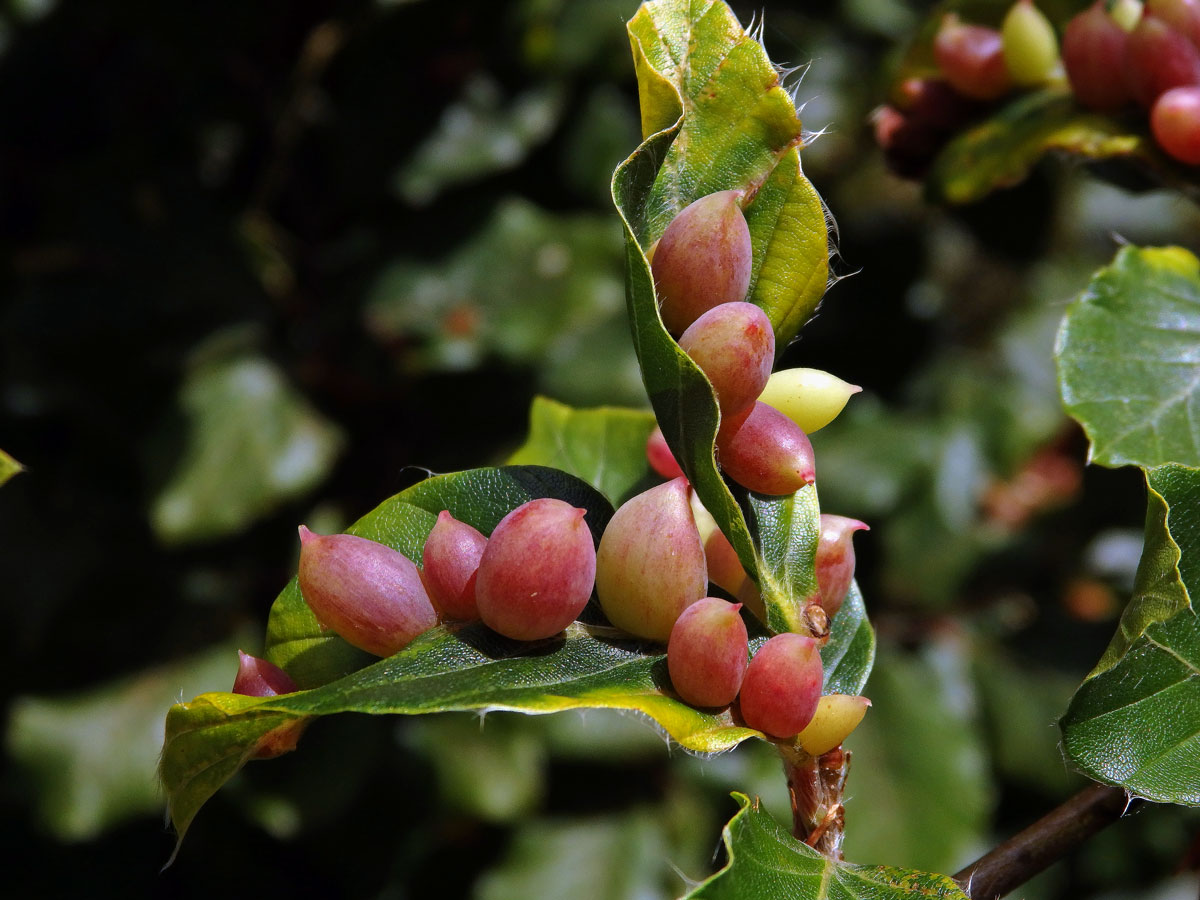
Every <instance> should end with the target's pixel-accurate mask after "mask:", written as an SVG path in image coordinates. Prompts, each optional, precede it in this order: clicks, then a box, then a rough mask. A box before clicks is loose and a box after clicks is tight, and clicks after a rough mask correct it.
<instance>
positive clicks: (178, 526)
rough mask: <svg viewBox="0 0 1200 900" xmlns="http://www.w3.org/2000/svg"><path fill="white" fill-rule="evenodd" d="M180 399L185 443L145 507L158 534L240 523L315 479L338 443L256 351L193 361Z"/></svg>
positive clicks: (202, 534) (185, 534) (203, 533)
mask: <svg viewBox="0 0 1200 900" xmlns="http://www.w3.org/2000/svg"><path fill="white" fill-rule="evenodd" d="M179 402H180V405H181V406H182V408H183V412H184V414H185V416H186V417H187V421H188V437H187V449H186V451H185V453H184V456H183V459H181V460H180V462H179V464H178V466H177V467H176V469H175V471H174V474H173V475H172V476H171V478H170V480H169V481H168V483H167V484H166V485H165V486H164V487H163V489H162V491H161V492H160V493H159V494H158V496H157V497H156V498H155V500H154V503H153V506H152V509H151V522H152V523H153V525H154V530H155V532H156V533H157V534H158V536H159V537H160V538H162V539H163V540H165V541H170V542H182V541H194V540H203V539H208V538H216V537H222V536H224V535H228V534H233V533H235V532H237V531H239V530H240V529H242V528H244V527H246V526H247V525H248V524H250V523H251V522H252V521H254V520H255V519H256V518H258V517H259V516H261V515H264V514H266V513H268V512H270V511H271V510H273V509H274V508H275V507H276V506H278V505H279V504H280V503H282V502H284V501H286V500H288V499H290V498H293V497H297V496H299V495H301V494H304V493H305V492H306V491H309V490H311V489H312V488H313V487H315V486H316V485H317V484H319V483H320V482H321V480H322V479H324V478H325V476H326V475H327V474H328V472H329V470H330V468H331V467H332V465H333V461H334V459H335V457H336V456H337V453H338V450H339V449H340V447H341V443H342V437H341V434H340V432H339V431H338V429H337V428H336V427H334V426H333V425H332V424H331V423H330V422H329V421H327V420H326V419H325V418H324V417H323V416H321V415H320V413H318V412H317V411H316V410H315V409H314V408H313V407H312V406H311V405H310V404H309V403H308V401H307V400H305V398H304V397H303V395H301V394H300V393H299V392H298V391H297V390H296V389H295V388H293V387H292V386H291V385H290V384H288V382H287V380H286V378H285V377H284V375H283V373H282V372H281V371H280V370H279V368H278V367H277V366H275V365H274V363H272V362H270V361H269V360H268V359H266V358H264V357H262V356H258V355H256V354H248V353H234V354H223V355H220V356H219V357H218V358H215V359H206V360H204V361H202V362H200V363H198V364H197V365H196V366H195V367H194V368H193V369H192V371H191V372H189V373H188V376H187V378H186V380H185V381H184V384H183V387H182V388H181V390H180V394H179Z"/></svg>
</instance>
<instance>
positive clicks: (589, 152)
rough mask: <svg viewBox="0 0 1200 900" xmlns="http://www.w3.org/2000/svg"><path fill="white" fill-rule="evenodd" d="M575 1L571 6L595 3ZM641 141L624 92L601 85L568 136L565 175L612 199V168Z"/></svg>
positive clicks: (585, 190)
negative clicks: (610, 189) (609, 192)
mask: <svg viewBox="0 0 1200 900" xmlns="http://www.w3.org/2000/svg"><path fill="white" fill-rule="evenodd" d="M592 5H594V4H588V3H583V4H581V3H573V4H571V6H572V8H582V7H586V6H592ZM637 142H638V121H637V114H636V113H635V111H634V110H633V109H631V108H630V106H629V101H628V99H627V98H626V97H625V95H623V94H621V93H620V92H619V91H617V90H616V89H615V88H614V87H613V86H612V85H600V86H598V87H597V88H596V89H595V90H594V91H592V93H591V94H590V95H589V96H588V99H587V101H586V102H585V104H584V107H583V109H582V111H581V112H580V114H579V117H578V120H577V122H576V125H575V128H574V129H573V130H572V131H571V133H570V134H569V135H568V136H567V148H566V153H565V155H564V158H563V162H562V168H563V177H564V179H565V180H566V181H567V183H568V184H569V185H570V186H571V187H572V188H573V189H574V190H575V191H577V192H578V193H580V194H582V195H584V196H586V197H594V198H595V199H596V202H597V204H599V205H604V204H607V203H608V201H609V194H608V187H609V185H608V182H609V178H610V177H611V176H612V170H613V169H615V168H616V167H617V164H618V163H619V162H620V161H621V160H622V159H624V158H625V157H626V156H627V155H628V154H629V148H630V147H632V146H634V145H636V144H637Z"/></svg>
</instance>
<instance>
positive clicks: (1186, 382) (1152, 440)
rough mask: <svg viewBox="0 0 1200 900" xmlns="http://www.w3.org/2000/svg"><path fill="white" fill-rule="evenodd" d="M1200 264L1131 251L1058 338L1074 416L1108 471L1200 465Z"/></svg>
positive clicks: (1062, 378)
mask: <svg viewBox="0 0 1200 900" xmlns="http://www.w3.org/2000/svg"><path fill="white" fill-rule="evenodd" d="M1198 335H1200V260H1197V259H1196V257H1195V256H1194V255H1193V254H1192V253H1190V252H1189V251H1187V250H1184V249H1183V248H1181V247H1155V248H1142V247H1124V248H1122V249H1121V250H1120V251H1119V252H1118V253H1117V256H1116V259H1115V260H1114V261H1113V263H1112V265H1110V266H1108V267H1107V268H1104V269H1101V270H1100V271H1099V272H1097V273H1096V275H1095V276H1094V277H1093V278H1092V281H1091V284H1089V285H1088V287H1087V290H1085V291H1084V292H1083V294H1082V295H1081V296H1080V297H1079V299H1078V300H1076V301H1075V302H1074V303H1072V304H1071V306H1070V307H1069V308H1068V310H1067V314H1066V317H1065V318H1064V319H1063V324H1062V328H1061V330H1060V331H1059V334H1058V343H1057V346H1056V347H1055V354H1056V357H1057V360H1058V380H1059V389H1060V390H1061V392H1062V398H1063V403H1064V404H1065V405H1066V407H1067V411H1068V412H1069V413H1070V414H1071V415H1072V416H1074V417H1075V418H1076V419H1078V420H1079V422H1080V424H1081V425H1083V428H1084V430H1085V431H1086V432H1087V435H1088V437H1089V438H1090V439H1091V441H1092V448H1091V455H1092V459H1093V460H1094V461H1095V462H1098V463H1100V464H1101V465H1106V466H1121V465H1127V464H1132V465H1139V466H1143V467H1146V468H1151V467H1154V466H1158V465H1162V464H1164V463H1171V462H1176V463H1183V464H1185V465H1191V466H1196V465H1200V416H1197V414H1196V411H1197V408H1198V407H1200V337H1198Z"/></svg>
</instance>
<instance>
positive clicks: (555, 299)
mask: <svg viewBox="0 0 1200 900" xmlns="http://www.w3.org/2000/svg"><path fill="white" fill-rule="evenodd" d="M620 248H621V244H620V234H619V232H618V231H617V230H616V229H615V228H614V227H613V225H612V223H611V221H609V220H607V219H605V218H604V217H601V216H593V215H573V216H560V215H552V214H549V213H545V212H543V211H541V210H539V209H537V208H536V207H534V206H531V205H530V204H529V203H527V202H525V201H523V200H516V199H513V200H508V201H506V202H504V203H503V204H501V206H500V207H499V208H498V209H497V210H496V212H495V214H494V215H493V216H492V218H491V219H490V220H489V221H488V222H487V224H486V225H485V226H484V228H483V230H482V231H481V232H480V233H479V235H478V236H477V237H475V238H474V239H472V240H471V241H470V242H469V243H467V244H466V245H464V246H463V247H462V248H461V249H459V250H458V251H457V252H456V253H455V254H454V255H453V256H452V257H450V258H449V259H448V260H446V261H445V263H444V264H438V265H427V264H424V263H417V262H412V261H404V260H401V261H397V262H395V263H393V264H392V265H391V266H390V267H389V268H387V269H385V270H384V273H383V275H382V276H381V277H380V278H379V280H378V281H377V282H376V283H375V285H374V287H373V289H372V291H371V296H370V298H369V300H368V303H367V308H366V313H365V315H366V320H367V327H368V329H369V330H370V331H371V333H372V334H373V335H374V336H375V337H376V338H378V339H379V340H381V341H384V342H387V343H393V342H397V341H411V340H413V339H416V340H417V341H419V342H420V343H419V345H418V346H416V347H410V346H407V345H404V346H403V347H402V350H401V352H402V354H403V355H402V356H401V357H400V360H401V363H402V364H403V365H404V366H405V367H406V368H414V367H415V368H417V369H430V370H435V371H458V370H465V369H470V368H473V367H475V366H478V365H480V364H482V363H483V362H484V361H485V360H486V359H487V358H488V357H489V356H497V357H500V358H501V359H504V360H507V361H510V362H514V363H519V364H522V365H527V366H532V367H536V368H537V369H538V370H539V372H540V373H541V381H542V384H543V387H544V388H545V389H547V390H548V389H549V388H550V386H551V385H553V386H554V388H555V393H556V395H557V396H558V397H559V398H560V399H566V400H569V401H571V402H576V403H605V402H610V403H611V402H618V403H628V404H631V405H636V404H638V403H644V402H645V399H644V398H645V394H644V393H643V390H642V387H641V384H640V379H639V377H638V373H637V362H636V360H635V359H634V357H633V353H632V352H631V349H630V347H629V337H628V333H627V332H626V330H625V326H624V315H623V313H622V303H621V300H622V291H621V280H620V278H621V276H620V271H621V270H620V266H621V249H620ZM599 373H603V377H599V378H590V377H588V375H589V374H591V375H596V374H599Z"/></svg>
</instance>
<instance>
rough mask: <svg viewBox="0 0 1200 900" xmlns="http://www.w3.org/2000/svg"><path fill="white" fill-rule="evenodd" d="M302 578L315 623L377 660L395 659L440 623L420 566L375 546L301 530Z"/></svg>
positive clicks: (347, 536) (345, 536) (362, 540)
mask: <svg viewBox="0 0 1200 900" xmlns="http://www.w3.org/2000/svg"><path fill="white" fill-rule="evenodd" d="M299 578H300V592H301V594H302V595H303V596H304V602H305V603H307V604H308V606H309V609H311V610H312V611H313V615H314V616H316V617H317V621H318V622H320V623H321V625H322V626H323V627H325V628H328V629H330V630H332V631H334V632H336V633H337V635H338V636H339V637H341V638H342V639H343V640H345V641H346V642H347V643H349V644H353V645H354V646H355V647H358V648H359V649H360V650H366V651H367V652H368V653H374V654H375V655H376V656H391V655H392V654H393V653H396V652H398V651H400V650H402V649H403V648H404V647H406V646H408V644H409V643H410V642H411V641H412V640H413V638H415V637H416V636H417V635H419V634H422V633H424V632H425V631H428V630H429V629H430V628H432V627H433V626H434V625H436V624H437V613H436V612H435V611H434V609H433V604H432V603H430V602H429V596H428V595H427V594H426V593H425V586H424V585H423V584H422V583H421V574H420V572H418V571H417V567H416V566H415V565H414V564H413V563H412V561H411V560H410V559H408V557H406V556H405V555H404V554H403V553H400V552H399V551H396V550H393V549H392V548H391V547H386V546H384V545H383V544H379V543H376V542H375V541H369V540H367V539H366V538H361V537H356V536H355V535H352V534H331V535H319V534H314V533H313V532H311V531H309V530H308V529H307V528H305V527H304V526H303V525H301V526H300V576H299Z"/></svg>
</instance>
